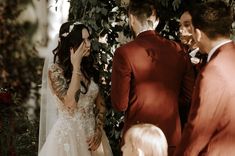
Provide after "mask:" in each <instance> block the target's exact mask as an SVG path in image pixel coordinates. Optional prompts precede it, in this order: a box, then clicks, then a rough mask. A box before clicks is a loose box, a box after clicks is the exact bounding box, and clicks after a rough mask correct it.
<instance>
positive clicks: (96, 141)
mask: <svg viewBox="0 0 235 156" xmlns="http://www.w3.org/2000/svg"><path fill="white" fill-rule="evenodd" d="M101 138H102V131H101V129H100V128H97V129H96V131H95V134H94V136H93V137H91V138H90V139H88V141H87V142H88V147H89V149H90V150H91V151H95V150H96V149H97V148H98V147H99V145H100V143H101Z"/></svg>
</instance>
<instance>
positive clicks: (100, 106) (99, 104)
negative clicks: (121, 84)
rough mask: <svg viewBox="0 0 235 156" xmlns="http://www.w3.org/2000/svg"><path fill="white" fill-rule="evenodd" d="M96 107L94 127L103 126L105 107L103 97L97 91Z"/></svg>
mask: <svg viewBox="0 0 235 156" xmlns="http://www.w3.org/2000/svg"><path fill="white" fill-rule="evenodd" d="M95 102H96V108H97V111H98V112H97V115H96V128H101V129H102V128H103V125H104V122H105V113H106V107H105V102H104V98H103V96H102V95H101V93H100V92H99V94H98V96H97V98H96V101H95Z"/></svg>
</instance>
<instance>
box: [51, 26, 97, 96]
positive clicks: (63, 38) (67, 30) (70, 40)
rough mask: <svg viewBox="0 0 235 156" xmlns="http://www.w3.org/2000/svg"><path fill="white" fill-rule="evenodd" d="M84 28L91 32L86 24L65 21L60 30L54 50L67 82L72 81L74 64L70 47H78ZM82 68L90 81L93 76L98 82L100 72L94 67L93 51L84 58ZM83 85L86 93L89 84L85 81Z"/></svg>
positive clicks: (55, 59)
mask: <svg viewBox="0 0 235 156" xmlns="http://www.w3.org/2000/svg"><path fill="white" fill-rule="evenodd" d="M84 28H85V29H87V31H88V32H89V29H88V28H87V27H86V26H85V25H84V24H81V23H74V22H66V23H63V24H62V25H61V27H60V31H59V42H58V46H57V47H56V48H55V49H54V50H53V54H54V63H57V64H58V65H59V66H60V67H61V68H62V69H63V71H64V77H65V78H66V80H67V84H69V83H70V81H71V77H72V71H73V66H72V63H71V61H70V48H76V49H77V48H78V47H79V46H80V44H81V43H82V42H83V38H82V30H83V29H84ZM80 68H81V72H82V74H83V75H84V76H85V78H86V79H87V80H88V82H89V83H90V81H91V77H93V78H94V81H95V82H96V83H98V81H99V72H98V71H97V70H96V69H95V68H94V55H93V54H92V52H91V53H90V55H89V56H87V57H83V58H82V62H81V66H80ZM81 85H82V86H83V87H84V88H85V91H84V92H82V93H84V94H86V92H87V90H88V86H86V85H85V83H84V82H81Z"/></svg>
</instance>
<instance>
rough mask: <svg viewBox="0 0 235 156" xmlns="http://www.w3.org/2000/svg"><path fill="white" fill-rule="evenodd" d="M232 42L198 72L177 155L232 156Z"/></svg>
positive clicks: (234, 110) (234, 58) (234, 87)
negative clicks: (187, 118)
mask: <svg viewBox="0 0 235 156" xmlns="http://www.w3.org/2000/svg"><path fill="white" fill-rule="evenodd" d="M234 79H235V44H234V43H232V42H230V43H226V44H225V45H223V46H221V47H220V48H219V49H217V50H216V51H215V53H214V54H213V55H212V57H211V59H210V61H209V62H208V63H207V64H206V66H205V67H204V68H203V69H202V71H201V73H199V77H198V78H197V81H196V86H195V87H196V88H195V91H194V93H193V101H192V106H191V110H190V114H189V120H188V123H187V124H186V127H185V129H184V131H183V136H182V140H181V143H180V146H179V147H178V148H177V150H176V153H175V155H177V156H198V155H206V156H234V155H235V81H234Z"/></svg>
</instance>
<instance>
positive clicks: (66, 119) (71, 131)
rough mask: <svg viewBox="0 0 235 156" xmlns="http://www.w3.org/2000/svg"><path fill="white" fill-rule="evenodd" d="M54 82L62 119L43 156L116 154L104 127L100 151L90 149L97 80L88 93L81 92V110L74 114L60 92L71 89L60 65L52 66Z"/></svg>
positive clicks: (51, 77)
mask: <svg viewBox="0 0 235 156" xmlns="http://www.w3.org/2000/svg"><path fill="white" fill-rule="evenodd" d="M50 71H51V74H50V79H51V86H52V88H53V90H54V94H53V95H54V98H55V103H56V105H57V108H58V119H57V121H56V122H55V124H54V125H53V127H52V129H51V130H50V132H49V134H48V136H47V138H46V141H45V143H44V145H43V146H42V148H41V150H40V151H39V156H112V151H111V148H110V145H109V142H108V139H107V137H106V134H105V133H104V131H103V135H102V141H101V144H100V146H99V147H98V149H97V150H96V151H92V152H91V151H90V150H89V149H88V144H87V139H88V138H90V137H91V136H92V135H93V134H94V129H95V115H94V111H93V110H94V106H95V104H94V101H95V98H96V97H97V94H98V91H99V89H98V86H97V84H96V83H95V82H94V81H93V80H91V82H90V85H89V88H88V91H87V93H86V94H82V93H81V94H80V98H79V101H78V104H79V106H78V110H76V112H75V113H74V114H73V115H71V113H69V112H68V111H67V110H66V108H65V107H64V104H63V103H62V102H61V101H60V98H59V97H60V96H64V95H65V93H66V91H67V88H68V86H67V83H66V80H65V78H64V77H63V76H62V75H63V74H62V72H63V71H62V69H61V68H59V67H58V65H55V64H54V65H52V66H51V68H50Z"/></svg>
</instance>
